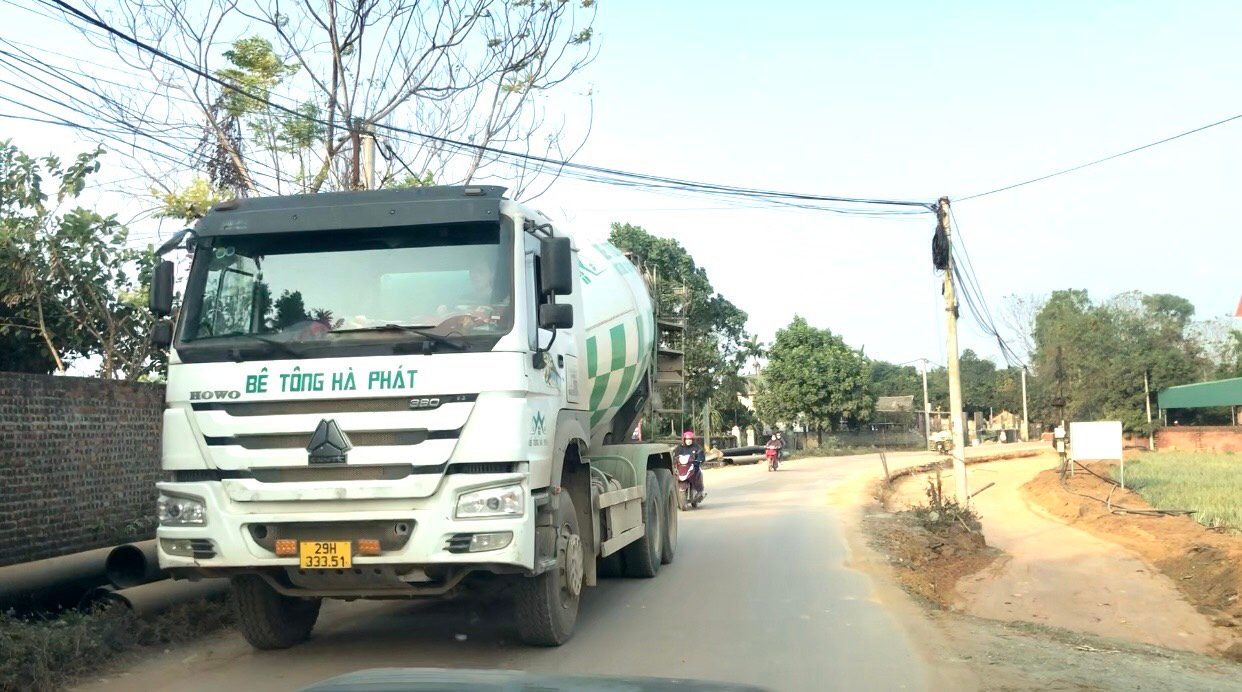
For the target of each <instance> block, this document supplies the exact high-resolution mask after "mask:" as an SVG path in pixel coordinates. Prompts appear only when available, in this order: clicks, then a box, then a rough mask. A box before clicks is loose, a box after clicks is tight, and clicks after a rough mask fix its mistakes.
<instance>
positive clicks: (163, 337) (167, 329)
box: [151, 320, 173, 348]
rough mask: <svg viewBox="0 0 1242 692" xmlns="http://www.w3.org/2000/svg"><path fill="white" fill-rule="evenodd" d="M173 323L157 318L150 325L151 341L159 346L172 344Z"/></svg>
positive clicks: (163, 346) (166, 346)
mask: <svg viewBox="0 0 1242 692" xmlns="http://www.w3.org/2000/svg"><path fill="white" fill-rule="evenodd" d="M172 337H173V325H172V322H169V321H168V320H159V321H158V322H156V323H155V324H153V325H151V343H152V344H154V345H155V346H158V347H159V348H168V347H169V346H171V345H172Z"/></svg>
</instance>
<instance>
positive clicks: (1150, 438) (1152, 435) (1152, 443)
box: [1143, 368, 1156, 452]
mask: <svg viewBox="0 0 1242 692" xmlns="http://www.w3.org/2000/svg"><path fill="white" fill-rule="evenodd" d="M1148 387H1149V385H1148V383H1147V368H1143V402H1144V403H1145V404H1147V451H1149V452H1150V451H1153V450H1155V448H1156V431H1155V430H1152V427H1151V390H1150V389H1148Z"/></svg>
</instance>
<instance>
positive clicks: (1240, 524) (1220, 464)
mask: <svg viewBox="0 0 1242 692" xmlns="http://www.w3.org/2000/svg"><path fill="white" fill-rule="evenodd" d="M1240 461H1242V457H1238V456H1235V455H1233V454H1205V453H1187V452H1160V453H1157V454H1144V455H1143V456H1142V457H1140V458H1139V459H1138V460H1137V461H1133V462H1129V463H1127V464H1126V487H1128V488H1130V489H1131V490H1134V491H1136V492H1137V493H1138V494H1139V495H1142V496H1143V499H1144V500H1147V501H1148V502H1149V503H1151V505H1152V506H1153V507H1157V508H1159V509H1191V510H1194V511H1195V514H1194V518H1195V520H1196V521H1198V522H1199V523H1201V524H1203V525H1204V526H1228V527H1233V528H1235V529H1242V505H1239V504H1238V498H1239V497H1242V474H1239V473H1238V463H1239V462H1240ZM1113 472H1114V474H1116V473H1117V469H1114V471H1113Z"/></svg>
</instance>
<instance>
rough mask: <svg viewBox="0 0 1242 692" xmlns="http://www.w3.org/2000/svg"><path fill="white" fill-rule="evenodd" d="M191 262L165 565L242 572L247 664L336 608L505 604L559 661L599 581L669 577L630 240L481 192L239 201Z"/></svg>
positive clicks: (162, 552) (172, 388)
mask: <svg viewBox="0 0 1242 692" xmlns="http://www.w3.org/2000/svg"><path fill="white" fill-rule="evenodd" d="M183 243H184V247H185V248H186V249H187V250H188V251H189V252H190V253H191V255H192V257H193V262H192V265H191V268H190V271H189V275H188V276H187V277H185V287H184V300H183V302H182V304H181V307H180V309H179V311H178V318H177V324H176V325H175V327H173V326H172V325H171V324H170V323H169V322H167V321H166V320H165V321H162V322H161V323H160V324H159V325H158V328H157V329H156V334H157V337H156V338H157V341H160V342H161V343H163V344H165V345H168V346H170V356H169V367H168V384H167V406H166V409H165V411H164V436H163V440H164V441H163V468H164V470H165V471H166V472H167V473H168V475H169V477H170V478H171V480H169V481H167V482H162V483H160V484H159V492H160V499H159V508H158V509H159V519H160V526H159V529H158V539H159V540H158V544H159V559H160V565H161V566H162V567H163V568H164V569H166V570H168V571H169V572H170V573H171V574H172V575H173V576H174V577H177V578H189V579H196V578H201V577H228V578H230V579H231V580H232V586H233V591H234V595H235V598H236V601H237V604H238V606H239V614H240V622H239V626H240V628H241V630H242V632H243V633H244V634H245V637H246V639H247V640H248V641H249V642H250V643H251V644H252V645H254V646H255V647H258V648H263V649H271V648H283V647H288V646H292V645H294V644H297V643H299V642H301V641H303V640H305V639H306V638H308V637H309V636H310V633H311V630H312V629H313V627H314V624H315V620H316V618H317V617H318V612H319V606H320V602H321V600H322V599H324V598H338V599H358V598H376V599H389V598H420V597H422V598H440V597H447V596H449V595H452V594H454V593H455V592H457V591H458V590H463V589H490V588H511V590H512V591H513V594H514V603H515V608H516V612H515V617H516V622H517V629H518V631H519V633H520V635H521V637H522V639H523V640H524V641H526V642H528V643H530V644H535V645H545V646H552V645H559V644H562V643H564V642H565V641H567V640H568V639H569V637H570V636H571V635H572V633H573V630H574V625H575V621H576V619H577V614H578V604H579V600H580V597H581V594H582V588H583V587H584V586H591V585H593V584H595V582H596V575H597V567H598V566H600V565H604V564H607V565H608V566H609V567H610V568H612V567H613V566H614V565H618V564H619V565H621V569H623V570H624V571H625V572H626V573H627V574H629V575H631V576H640V577H652V576H655V574H656V572H657V570H658V569H659V567H660V564H661V563H662V562H663V563H668V562H671V561H672V559H673V555H674V551H675V550H676V545H677V516H676V512H677V506H676V499H675V486H674V483H673V479H672V474H671V469H672V460H671V457H670V450H669V448H668V446H666V445H656V444H642V443H628V440H629V439H630V437H631V435H630V433H631V431H632V430H633V429H634V426H635V424H636V423H637V421H638V420H639V418H640V416H641V415H642V413H643V411H644V410H645V407H646V406H647V405H648V403H649V400H650V398H651V392H652V390H653V387H654V386H655V383H654V381H653V373H652V371H653V363H655V362H657V355H658V353H659V351H658V347H657V342H658V341H659V339H658V333H657V325H656V321H655V319H654V317H653V311H652V302H651V298H650V297H649V294H648V290H647V286H646V282H645V281H644V278H643V276H642V274H641V273H640V272H639V270H638V269H636V267H635V266H634V264H633V263H632V262H631V261H630V260H629V258H627V257H626V256H625V255H623V254H622V253H621V252H620V251H619V250H617V249H616V248H614V247H613V246H611V245H609V244H607V243H600V244H596V245H593V246H590V247H579V246H575V244H574V241H573V240H572V238H571V236H569V235H568V234H567V233H566V232H565V231H564V230H563V229H561V228H559V227H558V226H557V225H556V224H554V223H552V221H550V220H549V219H548V218H546V217H545V216H544V215H542V214H541V213H539V212H538V211H535V210H533V209H530V208H528V207H525V206H523V205H521V204H518V203H515V202H513V201H510V200H508V199H505V198H504V189H503V188H499V187H487V186H483V187H431V188H421V189H413V190H396V191H369V192H347V193H331V194H319V195H305V196H296V197H269V198H259V199H247V200H237V201H233V202H227V203H224V204H221V205H217V206H216V207H215V208H213V209H212V210H211V211H210V212H209V213H208V214H207V215H206V216H205V217H204V218H203V219H202V220H201V221H200V222H199V223H198V224H197V226H196V227H195V228H194V229H193V230H189V229H187V230H186V231H183V232H182V233H180V234H178V237H177V238H175V239H173V240H172V241H170V243H168V244H166V245H165V246H164V247H163V248H161V250H160V254H161V255H163V254H166V253H167V252H169V251H171V250H172V249H174V248H176V247H179V246H181V244H183ZM173 281H174V277H173V267H172V263H171V262H168V261H163V262H161V263H160V264H159V265H158V266H157V269H156V273H155V280H154V282H153V288H152V293H151V307H152V310H153V311H154V312H155V313H156V314H157V315H159V316H161V317H167V316H168V315H170V314H171V312H172V310H171V307H172V294H173ZM614 441H616V442H617V443H619V444H614V443H613V442H614Z"/></svg>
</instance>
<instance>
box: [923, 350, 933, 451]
mask: <svg viewBox="0 0 1242 692" xmlns="http://www.w3.org/2000/svg"><path fill="white" fill-rule="evenodd" d="M921 360H922V361H923V436H924V437H926V438H927V445H928V447H930V446H931V400H929V399H928V398H927V359H926V358H923V359H921Z"/></svg>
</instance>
